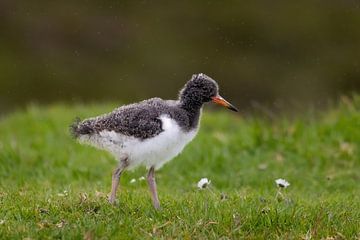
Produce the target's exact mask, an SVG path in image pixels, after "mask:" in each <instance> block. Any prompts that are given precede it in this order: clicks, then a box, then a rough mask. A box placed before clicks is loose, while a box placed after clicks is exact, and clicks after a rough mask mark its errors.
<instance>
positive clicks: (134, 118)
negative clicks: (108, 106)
mask: <svg viewBox="0 0 360 240" xmlns="http://www.w3.org/2000/svg"><path fill="white" fill-rule="evenodd" d="M160 113H161V112H160V111H159V109H158V107H157V105H156V104H154V102H153V101H150V100H148V101H144V102H141V103H138V104H132V105H128V106H125V107H121V108H118V109H115V110H114V111H113V112H111V113H110V114H107V115H104V116H101V117H99V118H97V119H95V120H93V122H92V127H93V129H94V130H95V131H96V132H100V131H102V130H108V131H115V132H118V133H121V134H124V135H127V136H133V137H136V138H141V139H146V138H150V137H154V136H156V135H158V134H159V133H161V132H162V131H163V129H162V122H161V120H160V119H159V117H160Z"/></svg>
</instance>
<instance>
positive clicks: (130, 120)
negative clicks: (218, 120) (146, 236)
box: [71, 73, 237, 209]
mask: <svg viewBox="0 0 360 240" xmlns="http://www.w3.org/2000/svg"><path fill="white" fill-rule="evenodd" d="M210 101H212V102H214V103H217V104H220V105H222V106H224V107H227V108H228V109H230V110H233V111H237V109H236V108H235V107H234V106H233V105H231V104H230V103H229V102H227V101H226V100H225V99H224V98H222V97H221V96H220V95H219V87H218V84H217V83H216V82H215V81H214V80H213V79H211V78H210V77H208V76H206V75H205V74H202V73H200V74H194V75H193V76H192V78H191V79H190V80H189V81H188V82H187V83H186V84H185V86H184V87H183V89H182V90H181V91H180V94H179V98H178V100H163V99H161V98H151V99H148V100H144V101H142V102H139V103H134V104H130V105H126V106H121V107H119V108H117V109H115V110H114V111H112V112H110V113H108V114H104V115H101V116H98V117H93V118H89V119H85V120H83V121H76V122H75V123H73V124H72V125H71V132H72V135H73V136H74V137H75V138H77V139H78V140H79V141H80V142H81V143H85V144H89V145H92V146H94V147H96V148H99V149H104V150H106V151H109V152H110V153H111V154H112V155H114V157H115V158H116V159H117V160H118V161H119V163H118V166H117V168H116V169H115V170H114V172H113V175H112V187H111V193H110V196H109V201H110V203H114V202H115V198H116V191H117V188H118V185H119V180H120V176H121V174H122V173H123V172H124V171H125V170H130V169H134V168H135V167H137V166H140V165H143V166H145V167H146V168H147V169H148V170H149V172H148V175H147V181H148V184H149V188H150V192H151V197H152V202H153V205H154V207H155V208H156V209H158V208H160V202H159V199H158V195H157V190H156V182H155V170H157V169H159V168H160V167H162V166H163V165H164V164H165V163H166V162H168V161H170V160H171V159H172V158H174V157H175V156H177V155H178V154H179V153H180V152H181V151H182V150H183V149H184V147H185V145H186V144H188V143H189V142H190V141H191V140H192V139H193V138H194V137H195V135H196V133H197V131H198V128H199V120H200V115H201V109H202V106H203V105H204V103H207V102H210Z"/></svg>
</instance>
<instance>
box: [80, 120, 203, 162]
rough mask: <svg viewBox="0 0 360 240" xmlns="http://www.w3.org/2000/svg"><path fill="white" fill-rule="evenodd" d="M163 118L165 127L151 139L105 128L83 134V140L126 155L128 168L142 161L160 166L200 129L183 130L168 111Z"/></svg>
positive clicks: (180, 149)
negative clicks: (142, 138)
mask: <svg viewBox="0 0 360 240" xmlns="http://www.w3.org/2000/svg"><path fill="white" fill-rule="evenodd" d="M160 120H161V121H162V128H163V130H164V131H163V132H161V133H160V134H159V135H157V136H155V137H152V138H149V139H145V140H139V139H137V138H134V137H129V136H125V135H123V134H119V133H116V132H114V131H102V132H100V133H99V134H96V135H92V136H84V137H82V139H80V141H81V142H86V143H90V144H91V145H93V146H96V147H98V148H101V149H105V150H108V151H110V152H111V153H112V154H113V155H114V156H116V157H117V158H121V156H123V155H127V156H128V161H129V167H128V168H129V169H133V168H135V167H136V166H139V165H144V166H146V167H147V168H150V167H151V166H154V167H155V168H156V169H158V168H160V167H161V166H163V165H164V164H165V163H166V162H168V161H170V160H171V159H172V158H174V157H176V156H177V155H178V154H179V153H180V152H181V151H182V150H183V149H184V147H185V145H186V144H188V143H189V142H190V141H191V140H192V139H193V138H194V137H195V135H196V133H197V130H194V131H191V132H184V131H183V130H182V129H181V128H180V126H179V125H178V124H177V122H176V121H175V120H173V119H171V118H169V117H168V116H166V115H163V116H161V117H160Z"/></svg>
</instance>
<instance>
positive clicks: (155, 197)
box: [147, 167, 160, 209]
mask: <svg viewBox="0 0 360 240" xmlns="http://www.w3.org/2000/svg"><path fill="white" fill-rule="evenodd" d="M147 181H148V184H149V188H150V192H151V198H152V202H153V205H154V208H155V209H159V208H160V202H159V198H158V195H157V190H156V182H155V169H154V167H151V168H150V170H149V173H148V176H147Z"/></svg>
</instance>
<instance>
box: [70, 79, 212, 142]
mask: <svg viewBox="0 0 360 240" xmlns="http://www.w3.org/2000/svg"><path fill="white" fill-rule="evenodd" d="M217 93H218V85H217V83H216V82H215V81H214V80H213V79H211V78H210V77H208V76H206V75H205V74H202V73H200V74H194V75H193V76H192V78H191V80H190V81H188V82H187V83H186V85H185V86H184V88H183V89H182V90H181V91H180V94H179V99H178V100H162V99H161V98H151V99H148V100H144V101H142V102H139V103H135V104H130V105H126V106H122V107H119V108H117V109H115V110H114V111H112V112H110V113H108V114H105V115H101V116H98V117H95V118H89V119H86V120H84V121H82V122H80V121H76V122H75V123H74V124H73V125H72V126H71V132H72V134H73V135H74V136H75V137H79V136H81V135H89V134H93V133H99V132H101V131H103V130H109V131H115V132H117V133H121V134H124V135H127V136H133V137H136V138H139V139H147V138H151V137H154V136H156V135H158V134H159V133H161V132H162V131H163V129H162V122H161V120H160V119H159V116H161V115H163V114H166V115H168V116H169V117H171V118H173V119H175V121H176V122H177V123H178V124H179V126H180V127H181V128H182V129H183V130H184V131H186V132H187V131H191V130H193V129H194V128H196V127H197V126H198V123H199V117H200V110H201V107H202V105H203V104H204V103H205V102H209V101H211V97H213V96H216V95H217Z"/></svg>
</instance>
